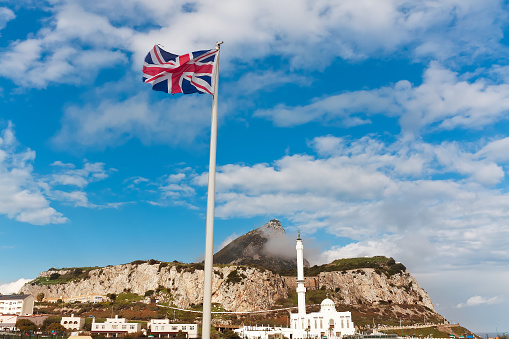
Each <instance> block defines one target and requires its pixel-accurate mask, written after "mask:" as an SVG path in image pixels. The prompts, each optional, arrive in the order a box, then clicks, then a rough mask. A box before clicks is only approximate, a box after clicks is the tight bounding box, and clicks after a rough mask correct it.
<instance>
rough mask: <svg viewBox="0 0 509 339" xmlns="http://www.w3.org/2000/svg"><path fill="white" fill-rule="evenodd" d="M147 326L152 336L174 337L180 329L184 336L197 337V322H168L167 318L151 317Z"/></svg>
mask: <svg viewBox="0 0 509 339" xmlns="http://www.w3.org/2000/svg"><path fill="white" fill-rule="evenodd" d="M147 327H148V328H149V329H150V332H151V334H152V335H153V336H154V337H159V338H161V337H168V338H169V337H175V336H176V335H177V334H178V333H179V331H182V333H183V334H185V336H186V338H199V335H198V325H197V324H170V320H169V319H151V320H150V322H149V323H148V324H147Z"/></svg>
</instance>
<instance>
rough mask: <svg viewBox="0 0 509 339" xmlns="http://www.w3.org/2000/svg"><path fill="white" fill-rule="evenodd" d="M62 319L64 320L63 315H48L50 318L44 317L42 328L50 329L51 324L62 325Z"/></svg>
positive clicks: (44, 329)
mask: <svg viewBox="0 0 509 339" xmlns="http://www.w3.org/2000/svg"><path fill="white" fill-rule="evenodd" d="M60 320H62V318H61V317H48V318H46V319H44V321H43V323H42V326H41V330H43V331H49V330H48V327H49V326H50V325H52V324H59V325H60Z"/></svg>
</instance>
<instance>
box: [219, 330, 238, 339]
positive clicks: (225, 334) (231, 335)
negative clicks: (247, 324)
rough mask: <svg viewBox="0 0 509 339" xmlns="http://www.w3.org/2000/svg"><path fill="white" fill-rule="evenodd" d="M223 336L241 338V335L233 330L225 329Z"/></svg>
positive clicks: (232, 338)
mask: <svg viewBox="0 0 509 339" xmlns="http://www.w3.org/2000/svg"><path fill="white" fill-rule="evenodd" d="M223 337H224V338H227V339H240V337H239V335H238V334H237V333H235V332H233V331H232V330H226V331H224V334H223Z"/></svg>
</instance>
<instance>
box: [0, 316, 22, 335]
mask: <svg viewBox="0 0 509 339" xmlns="http://www.w3.org/2000/svg"><path fill="white" fill-rule="evenodd" d="M16 321H18V316H17V315H14V314H0V331H14V330H15V329H16Z"/></svg>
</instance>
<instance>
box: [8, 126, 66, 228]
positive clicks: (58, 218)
mask: <svg viewBox="0 0 509 339" xmlns="http://www.w3.org/2000/svg"><path fill="white" fill-rule="evenodd" d="M34 159H35V152H34V151H32V150H30V149H21V147H20V146H19V145H18V143H17V140H16V138H15V136H14V131H13V126H12V124H10V123H9V126H8V127H7V128H6V129H5V130H3V131H2V132H1V134H0V192H2V194H1V195H0V214H4V215H6V216H7V217H8V218H10V219H15V220H18V221H21V222H28V223H31V224H34V225H45V224H60V223H64V222H66V221H67V218H65V217H64V216H63V215H62V214H61V213H59V212H57V211H56V210H55V209H54V208H52V207H50V202H49V200H48V199H47V197H46V196H45V195H44V193H43V191H42V189H41V187H43V186H44V182H43V181H42V180H40V179H37V178H36V177H35V176H34V174H33V167H32V163H33V162H34Z"/></svg>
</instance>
